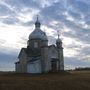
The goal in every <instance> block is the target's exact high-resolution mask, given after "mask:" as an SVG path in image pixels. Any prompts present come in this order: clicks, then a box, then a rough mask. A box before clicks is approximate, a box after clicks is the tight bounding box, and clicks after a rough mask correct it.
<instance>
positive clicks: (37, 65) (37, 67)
mask: <svg viewBox="0 0 90 90" xmlns="http://www.w3.org/2000/svg"><path fill="white" fill-rule="evenodd" d="M27 73H41V62H40V60H37V61H34V62H30V63H28V64H27Z"/></svg>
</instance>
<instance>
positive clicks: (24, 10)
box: [0, 0, 90, 71]
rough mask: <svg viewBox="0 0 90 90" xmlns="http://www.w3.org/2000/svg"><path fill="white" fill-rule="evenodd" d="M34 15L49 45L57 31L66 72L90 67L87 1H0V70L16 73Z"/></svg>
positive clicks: (52, 42)
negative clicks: (62, 49) (61, 42)
mask: <svg viewBox="0 0 90 90" xmlns="http://www.w3.org/2000/svg"><path fill="white" fill-rule="evenodd" d="M36 15H39V20H40V22H41V24H42V26H41V29H42V30H43V31H45V32H46V34H47V36H48V38H49V44H55V41H56V39H57V31H58V30H59V33H60V37H61V39H62V41H63V47H64V62H65V69H73V68H76V67H89V66H90V0H0V70H3V71H5V70H8V71H11V70H15V65H14V63H15V62H16V61H18V58H17V57H18V54H19V52H20V49H21V48H22V47H26V45H27V40H28V36H29V34H30V33H31V32H32V31H33V30H34V23H35V20H36Z"/></svg>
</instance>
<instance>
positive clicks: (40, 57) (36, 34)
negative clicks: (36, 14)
mask: <svg viewBox="0 0 90 90" xmlns="http://www.w3.org/2000/svg"><path fill="white" fill-rule="evenodd" d="M40 26H41V24H40V22H39V20H38V18H37V20H36V22H35V30H34V31H33V32H32V33H31V34H30V35H29V39H28V41H27V47H26V48H22V49H21V51H20V53H19V56H18V59H19V61H17V62H16V63H15V70H16V72H17V73H48V72H57V71H62V70H64V59H63V47H62V41H61V39H60V38H59V36H58V39H57V40H56V45H48V38H47V36H46V33H45V32H44V31H42V30H41V29H40Z"/></svg>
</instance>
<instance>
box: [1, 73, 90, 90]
mask: <svg viewBox="0 0 90 90" xmlns="http://www.w3.org/2000/svg"><path fill="white" fill-rule="evenodd" d="M0 90H90V71H70V74H60V73H54V74H51V73H50V74H43V75H30V74H15V73H1V74H0Z"/></svg>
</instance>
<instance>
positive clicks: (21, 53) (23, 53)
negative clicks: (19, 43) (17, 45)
mask: <svg viewBox="0 0 90 90" xmlns="http://www.w3.org/2000/svg"><path fill="white" fill-rule="evenodd" d="M25 54H26V48H22V49H21V51H20V53H19V55H18V58H21V57H22V56H23V55H25Z"/></svg>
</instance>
